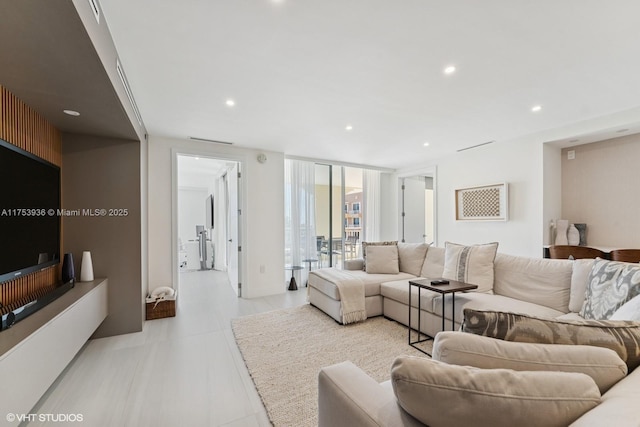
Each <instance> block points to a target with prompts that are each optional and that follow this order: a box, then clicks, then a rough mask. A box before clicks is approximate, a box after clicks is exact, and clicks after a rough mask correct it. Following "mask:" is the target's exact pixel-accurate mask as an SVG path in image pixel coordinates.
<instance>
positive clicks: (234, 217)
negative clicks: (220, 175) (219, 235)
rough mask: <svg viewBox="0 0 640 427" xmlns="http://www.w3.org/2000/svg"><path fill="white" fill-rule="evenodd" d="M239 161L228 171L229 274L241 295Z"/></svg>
mask: <svg viewBox="0 0 640 427" xmlns="http://www.w3.org/2000/svg"><path fill="white" fill-rule="evenodd" d="M238 173H239V168H238V163H236V164H234V166H233V167H232V168H231V169H229V171H228V172H227V180H226V181H227V195H226V196H227V197H226V199H227V267H228V268H227V274H228V275H229V283H230V284H231V287H232V288H233V290H234V291H235V292H236V293H237V294H238V295H240V289H239V288H238V282H239V281H238V244H239V237H240V233H239V229H238V213H239V210H238V200H239V197H238V188H239V186H238Z"/></svg>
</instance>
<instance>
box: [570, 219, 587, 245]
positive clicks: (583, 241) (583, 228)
mask: <svg viewBox="0 0 640 427" xmlns="http://www.w3.org/2000/svg"><path fill="white" fill-rule="evenodd" d="M573 225H575V227H576V228H577V229H578V233H580V242H579V243H578V245H580V246H587V224H584V223H583V224H573Z"/></svg>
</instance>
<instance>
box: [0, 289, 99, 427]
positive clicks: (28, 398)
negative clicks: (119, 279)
mask: <svg viewBox="0 0 640 427" xmlns="http://www.w3.org/2000/svg"><path fill="white" fill-rule="evenodd" d="M107 287H108V281H107V279H96V280H94V281H92V282H80V283H76V285H75V287H74V288H72V289H70V290H69V291H67V292H66V293H65V294H63V295H62V296H61V297H60V298H58V299H56V300H54V301H52V302H51V303H50V304H48V305H47V306H45V307H43V308H41V309H40V310H38V311H37V312H35V313H33V314H32V315H30V316H29V317H27V318H25V319H23V320H21V321H20V322H18V323H16V324H15V325H13V326H12V327H11V328H9V329H7V330H5V331H2V332H0V378H2V387H0V408H3V409H4V412H3V413H2V414H0V425H18V424H19V422H18V421H17V420H16V421H15V422H13V423H9V422H8V421H7V420H6V419H5V416H6V414H7V413H13V414H28V413H29V412H30V411H31V409H32V408H33V407H34V406H35V404H36V403H37V402H38V400H40V398H41V397H42V395H44V393H45V392H46V391H47V389H48V388H49V387H50V386H51V384H53V382H54V381H55V380H56V378H58V376H59V375H60V373H61V372H62V371H63V370H64V369H65V368H66V366H67V365H68V364H69V362H71V360H72V359H73V358H74V357H75V355H76V354H77V353H78V351H80V349H81V348H82V346H84V344H85V343H86V342H87V340H88V339H89V338H90V337H91V335H92V334H93V333H94V332H95V330H96V329H97V328H98V326H100V324H101V323H102V321H103V320H104V319H105V318H106V317H107V314H108V304H107ZM5 423H6V424H5Z"/></svg>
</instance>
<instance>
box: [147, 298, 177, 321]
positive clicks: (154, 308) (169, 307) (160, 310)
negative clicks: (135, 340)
mask: <svg viewBox="0 0 640 427" xmlns="http://www.w3.org/2000/svg"><path fill="white" fill-rule="evenodd" d="M146 305H147V320H153V319H162V318H164V317H175V316H176V300H163V301H160V302H158V303H157V305H156V303H155V302H148V303H146Z"/></svg>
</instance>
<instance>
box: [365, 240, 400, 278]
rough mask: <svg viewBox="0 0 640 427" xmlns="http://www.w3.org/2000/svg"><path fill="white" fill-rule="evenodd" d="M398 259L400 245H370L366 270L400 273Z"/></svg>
mask: <svg viewBox="0 0 640 427" xmlns="http://www.w3.org/2000/svg"><path fill="white" fill-rule="evenodd" d="M399 265H400V263H399V261H398V247H397V246H396V245H389V246H369V247H368V248H367V265H366V267H365V268H366V271H367V273H371V274H375V273H378V274H398V273H399V272H400V268H399Z"/></svg>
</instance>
